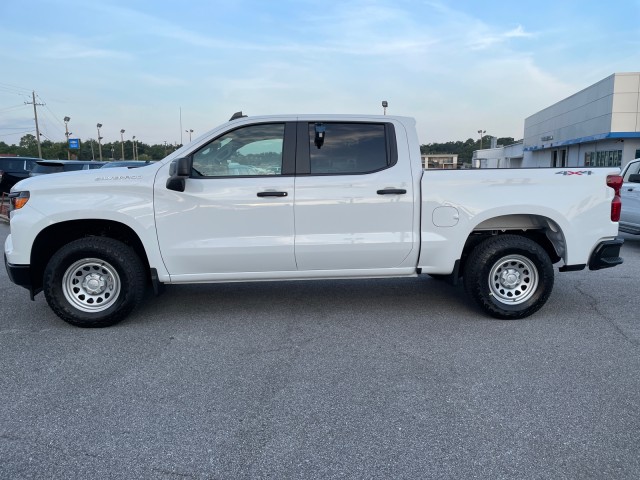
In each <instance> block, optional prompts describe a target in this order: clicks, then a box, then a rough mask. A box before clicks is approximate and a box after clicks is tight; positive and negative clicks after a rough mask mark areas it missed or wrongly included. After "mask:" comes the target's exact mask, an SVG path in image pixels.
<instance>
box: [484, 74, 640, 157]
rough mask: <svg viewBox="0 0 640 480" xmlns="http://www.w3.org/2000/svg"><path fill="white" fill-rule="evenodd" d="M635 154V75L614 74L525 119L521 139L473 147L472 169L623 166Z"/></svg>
mask: <svg viewBox="0 0 640 480" xmlns="http://www.w3.org/2000/svg"><path fill="white" fill-rule="evenodd" d="M634 158H640V73H614V74H613V75H611V76H609V77H607V78H605V79H603V80H601V81H599V82H598V83H596V84H594V85H591V86H590V87H587V88H585V89H584V90H581V91H580V92H578V93H575V94H573V95H571V96H570V97H568V98H565V99H564V100H561V101H560V102H558V103H555V104H553V105H551V106H549V107H547V108H545V109H544V110H541V111H540V112H538V113H535V114H533V115H531V116H530V117H528V118H527V119H525V121H524V138H523V141H522V142H521V143H517V144H514V145H507V146H498V147H496V148H492V149H486V150H478V151H476V152H474V155H473V165H474V166H476V167H486V168H499V167H512V168H513V167H581V166H586V167H609V166H611V167H623V166H624V165H626V164H627V163H628V162H629V161H631V160H633V159H634Z"/></svg>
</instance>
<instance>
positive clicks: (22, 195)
mask: <svg viewBox="0 0 640 480" xmlns="http://www.w3.org/2000/svg"><path fill="white" fill-rule="evenodd" d="M28 201H29V192H27V191H24V192H11V193H10V194H9V202H11V211H13V210H20V209H21V208H22V207H24V206H25V205H26V204H27V202H28Z"/></svg>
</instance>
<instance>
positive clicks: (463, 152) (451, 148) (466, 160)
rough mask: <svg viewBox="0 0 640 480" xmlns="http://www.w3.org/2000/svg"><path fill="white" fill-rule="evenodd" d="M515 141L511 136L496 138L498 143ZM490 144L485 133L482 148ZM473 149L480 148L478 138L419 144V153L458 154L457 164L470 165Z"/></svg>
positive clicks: (506, 143) (489, 139) (489, 138)
mask: <svg viewBox="0 0 640 480" xmlns="http://www.w3.org/2000/svg"><path fill="white" fill-rule="evenodd" d="M512 143H515V141H514V139H513V137H500V138H498V140H497V144H498V145H503V146H506V145H511V144H512ZM490 145H491V137H490V136H488V135H486V136H485V137H483V138H482V148H489V147H490ZM474 150H480V139H479V138H478V139H477V140H474V139H472V138H468V139H467V140H466V141H464V142H462V141H460V140H458V141H457V142H444V143H427V144H426V145H420V153H422V154H428V153H443V154H445V153H452V154H458V165H463V164H467V165H471V158H472V156H473V151H474Z"/></svg>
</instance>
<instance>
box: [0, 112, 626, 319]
mask: <svg viewBox="0 0 640 480" xmlns="http://www.w3.org/2000/svg"><path fill="white" fill-rule="evenodd" d="M236 117H238V118H236ZM621 186H622V178H621V177H620V176H619V171H618V169H615V168H584V167H579V168H561V169H544V168H539V169H514V170H510V169H497V170H459V171H451V170H434V171H429V170H427V171H424V170H423V168H422V164H421V159H420V145H419V142H418V137H417V134H416V129H415V124H414V120H413V119H411V118H406V117H392V116H368V115H348V116H346V115H344V116H341V115H284V116H268V117H244V116H234V118H232V120H231V121H230V122H228V123H226V124H224V125H222V126H220V127H218V128H216V129H214V130H212V131H211V132H209V133H207V134H205V135H203V136H202V137H200V138H198V139H196V140H194V141H193V142H191V143H189V144H188V145H185V146H184V147H182V148H180V149H179V150H177V151H176V152H174V153H173V154H171V155H169V156H168V157H167V158H165V159H164V160H161V161H159V162H156V163H153V164H150V165H147V166H143V167H140V168H136V169H127V168H113V169H109V170H105V169H99V170H89V171H82V172H73V173H59V174H55V175H45V176H42V177H35V178H30V179H27V180H24V181H21V182H20V183H18V184H17V185H15V186H14V187H13V189H12V193H11V201H12V211H11V214H10V229H11V232H10V235H9V236H8V237H7V240H6V243H5V263H6V267H7V271H8V273H9V277H10V278H11V280H12V281H13V282H14V283H17V284H18V285H21V286H24V287H26V288H27V289H29V290H30V293H31V298H32V299H33V297H34V295H36V294H37V293H38V292H40V291H44V295H45V298H46V300H47V302H48V303H49V305H50V307H51V308H52V309H53V311H54V312H55V313H56V314H57V315H58V316H60V317H61V318H62V319H63V320H65V321H67V322H69V323H71V324H74V325H78V326H82V327H102V326H108V325H113V324H115V323H117V322H118V321H120V320H121V319H123V318H124V317H125V316H126V315H127V314H129V313H130V312H131V311H132V310H133V309H134V308H135V307H136V306H137V305H138V304H139V303H140V302H141V300H142V298H143V293H144V289H145V288H146V286H147V285H149V284H151V285H152V286H153V287H154V289H155V290H156V291H159V290H160V287H162V286H163V284H179V283H204V282H245V281H267V280H269V281H272V280H309V279H344V278H353V279H358V278H373V277H411V276H416V275H418V274H429V275H431V276H434V277H445V278H447V279H449V280H450V281H452V282H453V283H457V282H458V281H460V280H462V282H463V283H464V286H465V289H466V290H467V292H468V294H469V295H470V296H471V297H472V298H473V299H474V300H475V301H476V302H477V303H478V305H479V306H480V308H481V309H483V310H484V311H485V312H486V313H488V314H489V315H492V316H494V317H496V318H503V319H517V318H523V317H526V316H528V315H531V314H532V313H534V312H535V311H537V310H538V309H539V308H540V307H542V306H543V304H544V303H545V302H546V301H547V299H548V297H549V295H550V294H551V290H552V287H553V283H554V264H558V266H559V269H558V270H559V271H561V272H562V271H571V270H580V269H584V268H585V267H587V266H588V267H589V268H590V269H592V270H598V269H601V268H605V267H613V266H615V265H617V264H619V263H621V262H622V259H621V258H620V257H619V251H620V247H621V245H622V242H623V241H622V239H620V238H618V237H617V233H618V218H619V215H620V196H619V194H620V188H621Z"/></svg>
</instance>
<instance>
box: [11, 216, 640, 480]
mask: <svg viewBox="0 0 640 480" xmlns="http://www.w3.org/2000/svg"><path fill="white" fill-rule="evenodd" d="M8 230H9V229H8V226H7V225H6V224H4V223H2V224H0V240H1V241H2V242H4V238H5V237H6V235H7V234H8ZM624 237H625V239H626V244H625V246H624V248H623V256H624V258H625V263H624V264H623V265H622V266H620V267H617V268H613V269H609V270H602V271H599V272H589V271H583V272H571V273H563V274H557V276H556V286H555V290H554V293H553V294H552V297H551V299H550V301H549V302H548V304H547V305H546V307H545V308H544V309H543V310H542V311H541V312H539V313H538V314H536V315H535V316H534V317H532V318H529V319H526V320H521V321H498V320H493V319H490V318H488V317H486V316H484V315H483V314H482V313H481V312H480V310H479V309H478V308H476V307H475V305H474V304H473V303H472V302H471V301H470V300H468V299H467V298H466V296H465V294H464V291H463V290H462V288H453V287H450V286H448V285H446V284H444V283H442V282H439V281H436V280H433V279H431V278H429V277H426V276H425V277H420V278H417V279H399V280H363V281H352V282H349V281H325V282H286V283H256V284H231V285H191V286H169V287H167V289H166V292H165V293H164V294H163V295H162V296H160V297H158V298H155V297H153V296H152V295H151V294H149V296H148V298H147V300H146V301H145V303H144V304H143V306H142V308H141V309H139V310H137V311H136V312H135V313H134V314H133V315H132V316H130V317H129V318H128V319H127V320H126V321H125V322H123V323H121V324H120V325H118V326H115V327H112V328H108V329H100V330H83V329H78V328H75V327H72V326H69V325H67V324H65V323H64V322H62V321H61V320H59V319H58V318H57V317H56V316H55V315H54V314H53V313H52V311H51V310H49V308H48V306H47V305H46V302H45V300H44V297H43V295H38V296H37V297H36V300H35V301H34V302H31V301H30V300H29V297H28V293H27V291H26V290H24V289H22V288H20V287H17V286H15V285H13V284H11V283H10V282H9V280H8V279H7V276H6V272H5V271H4V269H2V271H1V272H0V295H1V298H0V319H1V320H0V361H1V365H2V375H1V376H0V478H3V479H4V478H7V479H22V478H82V479H104V478H162V479H178V478H180V479H183V478H195V479H200V478H216V479H218V478H220V479H242V478H274V479H284V478H295V479H314V478H319V479H325V478H357V479H361V478H376V479H377V478H380V479H392V478H393V479H414V478H415V479H423V478H438V479H445V478H446V479H449V478H450V479H453V478H455V479H460V478H482V479H484V478H492V479H498V478H505V479H507V478H513V479H524V478H526V479H538V478H539V479H548V478H553V479H563V478H567V479H586V478H597V479H604V478H606V479H611V478H615V479H627V478H628V479H637V478H639V477H640V440H639V439H640V354H639V353H640V318H639V317H640V315H639V314H638V312H639V308H638V307H639V306H640V300H639V296H640V288H639V287H640V237H633V236H627V235H624Z"/></svg>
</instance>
